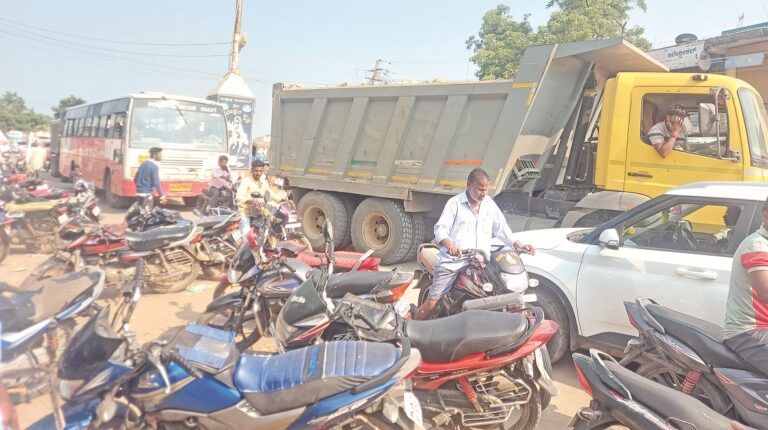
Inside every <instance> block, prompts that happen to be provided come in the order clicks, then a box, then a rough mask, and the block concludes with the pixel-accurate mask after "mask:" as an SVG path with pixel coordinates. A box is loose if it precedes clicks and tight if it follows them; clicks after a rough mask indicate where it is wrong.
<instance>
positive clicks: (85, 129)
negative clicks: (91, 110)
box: [83, 116, 93, 137]
mask: <svg viewBox="0 0 768 430" xmlns="http://www.w3.org/2000/svg"><path fill="white" fill-rule="evenodd" d="M92 125H93V117H92V116H89V117H88V118H86V119H85V126H84V127H83V136H86V137H89V136H90V135H91V126H92Z"/></svg>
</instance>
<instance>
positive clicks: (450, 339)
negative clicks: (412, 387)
mask: <svg viewBox="0 0 768 430" xmlns="http://www.w3.org/2000/svg"><path fill="white" fill-rule="evenodd" d="M527 329H528V321H527V320H526V319H525V318H523V317H522V316H520V315H519V314H515V313H509V312H494V311H466V312H462V313H459V314H456V315H451V316H449V317H445V318H440V319H436V320H428V321H416V320H407V321H405V327H404V329H403V332H404V334H405V336H406V337H408V338H409V339H410V340H411V346H413V347H414V348H416V349H418V350H419V351H420V352H421V357H422V359H423V360H424V361H426V362H431V363H448V362H451V361H456V360H458V359H460V358H463V357H466V356H468V355H471V354H477V353H481V352H487V351H491V350H493V349H496V348H499V347H502V346H505V345H510V344H512V343H514V342H515V341H516V340H518V339H520V337H522V336H523V335H524V334H525V331H526V330H527Z"/></svg>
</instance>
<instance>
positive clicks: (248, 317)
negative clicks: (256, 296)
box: [197, 305, 261, 352]
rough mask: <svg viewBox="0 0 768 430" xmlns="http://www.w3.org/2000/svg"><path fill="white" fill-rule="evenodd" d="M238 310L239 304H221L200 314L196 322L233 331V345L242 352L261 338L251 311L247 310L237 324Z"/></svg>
mask: <svg viewBox="0 0 768 430" xmlns="http://www.w3.org/2000/svg"><path fill="white" fill-rule="evenodd" d="M239 312H240V308H239V306H235V305H227V306H222V307H220V308H218V309H215V310H213V311H211V312H206V313H204V314H202V315H200V317H199V318H198V319H197V323H198V324H201V325H207V326H210V327H214V328H217V329H219V330H226V331H231V332H233V333H235V347H237V350H238V351H240V352H243V351H246V350H248V348H250V347H251V346H253V344H255V343H256V342H258V341H259V339H261V334H260V333H259V328H258V325H257V324H256V319H255V318H254V315H253V311H247V312H246V313H245V315H244V316H243V322H242V323H241V324H239V326H238V324H237V317H238V313H239Z"/></svg>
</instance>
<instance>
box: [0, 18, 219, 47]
mask: <svg viewBox="0 0 768 430" xmlns="http://www.w3.org/2000/svg"><path fill="white" fill-rule="evenodd" d="M0 21H5V22H9V23H12V24H16V25H20V26H23V27H28V28H34V29H35V30H39V31H43V32H46V33H51V34H58V35H60V36H66V37H73V38H77V39H86V40H92V41H97V42H106V43H116V44H122V45H141V46H214V45H229V44H230V43H231V42H201V43H154V42H131V41H126V40H114V39H101V38H97V37H91V36H81V35H77V34H72V33H64V32H61V31H53V30H48V29H46V28H42V27H35V26H33V25H29V24H24V23H21V22H18V21H13V20H10V19H8V18H0Z"/></svg>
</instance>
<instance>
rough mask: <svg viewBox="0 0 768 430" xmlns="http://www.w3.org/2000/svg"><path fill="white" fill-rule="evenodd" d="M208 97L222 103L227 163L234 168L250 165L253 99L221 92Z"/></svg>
mask: <svg viewBox="0 0 768 430" xmlns="http://www.w3.org/2000/svg"><path fill="white" fill-rule="evenodd" d="M209 98H210V99H211V100H215V101H217V102H219V103H221V104H222V105H224V115H225V116H226V118H227V132H228V135H229V138H228V141H229V165H230V166H231V167H235V168H237V167H248V166H250V164H251V128H252V125H253V99H251V98H244V97H234V96H227V95H221V94H216V95H215V96H213V97H209Z"/></svg>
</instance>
